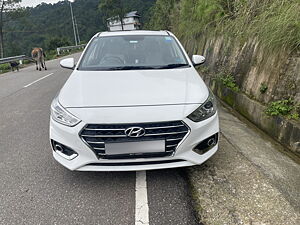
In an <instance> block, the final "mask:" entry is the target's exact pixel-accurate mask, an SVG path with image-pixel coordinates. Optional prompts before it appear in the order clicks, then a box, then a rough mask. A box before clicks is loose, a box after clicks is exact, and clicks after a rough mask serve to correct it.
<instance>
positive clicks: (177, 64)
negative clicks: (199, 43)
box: [157, 63, 189, 69]
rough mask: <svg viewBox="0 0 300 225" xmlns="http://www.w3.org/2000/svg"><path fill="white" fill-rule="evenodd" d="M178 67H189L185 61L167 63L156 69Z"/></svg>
mask: <svg viewBox="0 0 300 225" xmlns="http://www.w3.org/2000/svg"><path fill="white" fill-rule="evenodd" d="M179 67H189V64H186V63H176V64H175V63H174V64H168V65H164V66H160V67H157V69H173V68H179Z"/></svg>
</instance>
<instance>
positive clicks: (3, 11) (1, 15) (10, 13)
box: [0, 0, 22, 58]
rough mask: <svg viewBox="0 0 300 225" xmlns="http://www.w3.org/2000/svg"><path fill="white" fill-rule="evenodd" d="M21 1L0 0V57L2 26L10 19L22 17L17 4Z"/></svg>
mask: <svg viewBox="0 0 300 225" xmlns="http://www.w3.org/2000/svg"><path fill="white" fill-rule="evenodd" d="M20 2H21V0H1V1H0V57H1V58H3V57H4V39H3V26H4V24H5V23H6V22H8V21H10V20H11V19H14V18H17V17H19V16H21V15H22V13H21V12H22V10H21V9H20V8H19V5H18V3H20Z"/></svg>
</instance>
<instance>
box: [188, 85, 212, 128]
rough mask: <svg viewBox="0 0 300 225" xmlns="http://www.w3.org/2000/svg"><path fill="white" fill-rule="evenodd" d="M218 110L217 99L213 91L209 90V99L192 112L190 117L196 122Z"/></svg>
mask: <svg viewBox="0 0 300 225" xmlns="http://www.w3.org/2000/svg"><path fill="white" fill-rule="evenodd" d="M216 111H217V104H216V100H215V97H214V95H213V93H212V92H211V91H210V90H209V96H208V98H207V100H206V101H205V102H204V103H203V104H202V105H201V106H200V107H199V108H198V109H196V110H195V111H194V112H192V114H190V115H189V116H188V118H189V119H190V120H192V121H194V122H200V121H202V120H206V119H208V118H209V117H211V116H213V115H214V114H215V113H216Z"/></svg>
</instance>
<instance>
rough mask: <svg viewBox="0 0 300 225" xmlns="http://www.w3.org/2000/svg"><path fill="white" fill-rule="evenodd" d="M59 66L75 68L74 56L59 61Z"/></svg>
mask: <svg viewBox="0 0 300 225" xmlns="http://www.w3.org/2000/svg"><path fill="white" fill-rule="evenodd" d="M60 66H61V67H62V68H66V69H72V70H73V69H74V68H75V60H74V58H67V59H63V60H61V61H60Z"/></svg>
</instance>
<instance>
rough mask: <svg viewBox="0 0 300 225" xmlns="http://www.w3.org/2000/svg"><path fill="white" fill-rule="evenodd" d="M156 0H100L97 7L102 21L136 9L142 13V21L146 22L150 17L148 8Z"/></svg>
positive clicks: (121, 15)
mask: <svg viewBox="0 0 300 225" xmlns="http://www.w3.org/2000/svg"><path fill="white" fill-rule="evenodd" d="M155 1H156V0H147V1H145V0H100V3H99V6H98V9H99V12H100V13H101V14H102V19H103V22H104V23H106V19H107V18H109V17H114V16H120V17H123V16H124V15H125V14H126V13H128V12H131V11H138V12H139V13H140V14H141V15H142V19H141V21H142V22H147V21H148V20H149V17H150V10H149V9H150V8H151V7H152V6H153V5H154V3H155Z"/></svg>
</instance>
